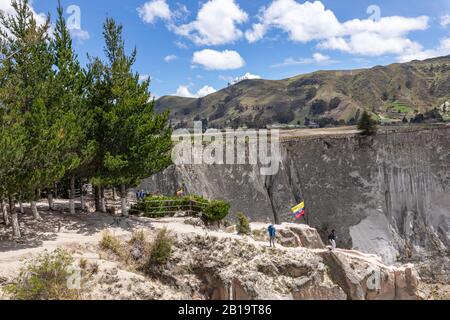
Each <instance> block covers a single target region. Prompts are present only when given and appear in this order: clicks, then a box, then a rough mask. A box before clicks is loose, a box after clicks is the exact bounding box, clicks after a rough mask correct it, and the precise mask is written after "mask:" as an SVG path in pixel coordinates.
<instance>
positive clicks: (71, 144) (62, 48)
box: [51, 1, 97, 214]
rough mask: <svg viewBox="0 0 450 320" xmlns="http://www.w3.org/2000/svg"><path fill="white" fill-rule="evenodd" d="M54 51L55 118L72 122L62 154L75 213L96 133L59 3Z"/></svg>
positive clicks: (70, 203) (93, 151)
mask: <svg viewBox="0 0 450 320" xmlns="http://www.w3.org/2000/svg"><path fill="white" fill-rule="evenodd" d="M57 12H58V19H57V22H56V27H55V32H54V40H53V42H52V50H53V54H54V57H55V66H56V70H57V72H56V75H55V81H54V83H55V85H54V86H53V91H52V93H53V98H52V101H51V103H52V105H53V108H52V115H53V116H54V117H55V119H57V118H61V117H65V118H66V119H71V126H72V129H73V130H72V131H71V137H68V136H66V142H68V143H66V145H65V148H64V149H63V150H60V152H59V154H60V156H61V160H60V161H61V162H63V163H64V166H65V176H66V178H67V179H68V180H69V185H70V192H69V208H70V209H69V211H70V213H72V214H74V213H75V203H74V197H75V181H76V179H77V178H80V177H82V176H83V175H85V174H87V173H86V172H85V168H86V165H87V164H88V163H89V162H90V161H91V160H92V159H93V156H94V155H95V152H96V148H97V147H96V142H95V140H94V139H89V134H90V131H91V130H92V129H93V112H92V110H91V108H90V107H89V105H88V104H87V99H86V98H87V97H86V86H87V77H86V74H85V73H84V71H83V69H82V68H81V67H80V64H79V62H78V60H77V56H76V54H75V52H74V50H73V47H72V39H71V36H70V32H69V30H68V28H67V25H66V22H65V20H64V17H63V13H64V10H63V8H62V6H61V3H60V1H58V8H57Z"/></svg>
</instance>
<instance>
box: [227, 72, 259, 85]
mask: <svg viewBox="0 0 450 320" xmlns="http://www.w3.org/2000/svg"><path fill="white" fill-rule="evenodd" d="M219 78H220V79H222V80H225V81H227V82H228V83H229V84H235V83H238V82H241V81H243V80H253V79H261V76H258V75H256V74H251V73H250V72H246V73H245V74H244V75H243V76H240V77H236V78H233V77H226V76H220V77H219Z"/></svg>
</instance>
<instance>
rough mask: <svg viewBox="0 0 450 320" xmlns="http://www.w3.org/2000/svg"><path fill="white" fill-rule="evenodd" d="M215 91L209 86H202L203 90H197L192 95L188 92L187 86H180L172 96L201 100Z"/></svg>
mask: <svg viewBox="0 0 450 320" xmlns="http://www.w3.org/2000/svg"><path fill="white" fill-rule="evenodd" d="M216 91H217V90H216V89H214V88H213V87H211V86H204V87H203V88H201V89H200V90H198V91H197V92H196V93H192V92H191V91H190V90H189V86H184V85H181V86H179V87H178V89H177V92H176V93H175V94H174V95H175V96H178V97H184V98H202V97H205V96H207V95H209V94H211V93H214V92H216Z"/></svg>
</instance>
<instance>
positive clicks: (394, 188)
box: [143, 126, 450, 281]
mask: <svg viewBox="0 0 450 320" xmlns="http://www.w3.org/2000/svg"><path fill="white" fill-rule="evenodd" d="M182 183H185V185H186V187H187V189H188V191H189V192H190V193H195V194H201V195H203V196H206V197H210V198H222V199H227V200H229V201H230V202H231V204H232V210H233V212H237V211H243V212H245V213H246V214H248V215H249V216H250V217H251V218H252V220H254V221H266V220H267V218H271V219H275V220H276V221H277V222H281V221H292V220H293V217H292V214H291V213H290V210H289V209H290V207H292V206H293V205H295V204H296V203H298V202H299V201H301V200H302V199H304V200H305V202H306V206H307V217H306V218H307V222H308V224H310V225H311V226H313V227H315V228H317V229H318V230H319V231H320V232H321V234H322V236H324V235H325V234H326V233H327V232H328V231H329V230H330V229H336V231H337V234H338V245H339V246H341V247H345V248H355V249H358V250H361V251H365V252H369V253H377V254H379V255H381V256H382V258H383V260H384V261H385V262H386V263H394V262H395V261H398V260H408V261H415V260H418V261H424V262H430V263H434V267H433V270H432V272H429V271H430V268H428V267H427V266H428V265H427V264H425V265H424V268H423V274H426V275H427V276H429V277H430V278H431V277H434V278H435V279H434V280H441V281H448V280H449V279H450V270H449V269H450V267H449V265H450V263H449V259H448V252H449V248H450V193H449V190H450V127H448V126H447V127H440V128H431V129H416V130H408V131H399V132H389V133H380V134H378V135H377V136H376V137H374V138H361V137H359V136H355V135H345V136H325V137H309V138H298V139H296V138H293V139H290V140H289V141H285V142H283V143H282V162H281V165H280V170H279V172H278V174H277V175H274V176H269V177H264V176H261V175H260V174H259V168H258V166H251V165H234V166H233V165H215V166H208V165H192V166H178V167H171V168H169V169H168V170H166V171H165V172H164V173H162V174H159V175H156V176H154V177H151V178H149V179H147V180H146V181H144V182H143V187H144V188H148V189H149V190H152V191H153V190H160V191H161V192H164V193H173V192H174V191H175V188H176V187H177V186H179V185H181V184H182ZM430 259H431V260H430Z"/></svg>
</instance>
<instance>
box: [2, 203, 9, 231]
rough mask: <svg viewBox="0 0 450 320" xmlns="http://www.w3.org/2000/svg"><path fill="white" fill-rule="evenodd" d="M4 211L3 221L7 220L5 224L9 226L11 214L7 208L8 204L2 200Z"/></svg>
mask: <svg viewBox="0 0 450 320" xmlns="http://www.w3.org/2000/svg"><path fill="white" fill-rule="evenodd" d="M2 213H3V221H4V222H5V226H9V214H8V210H7V209H6V204H5V203H4V202H3V200H2Z"/></svg>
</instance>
